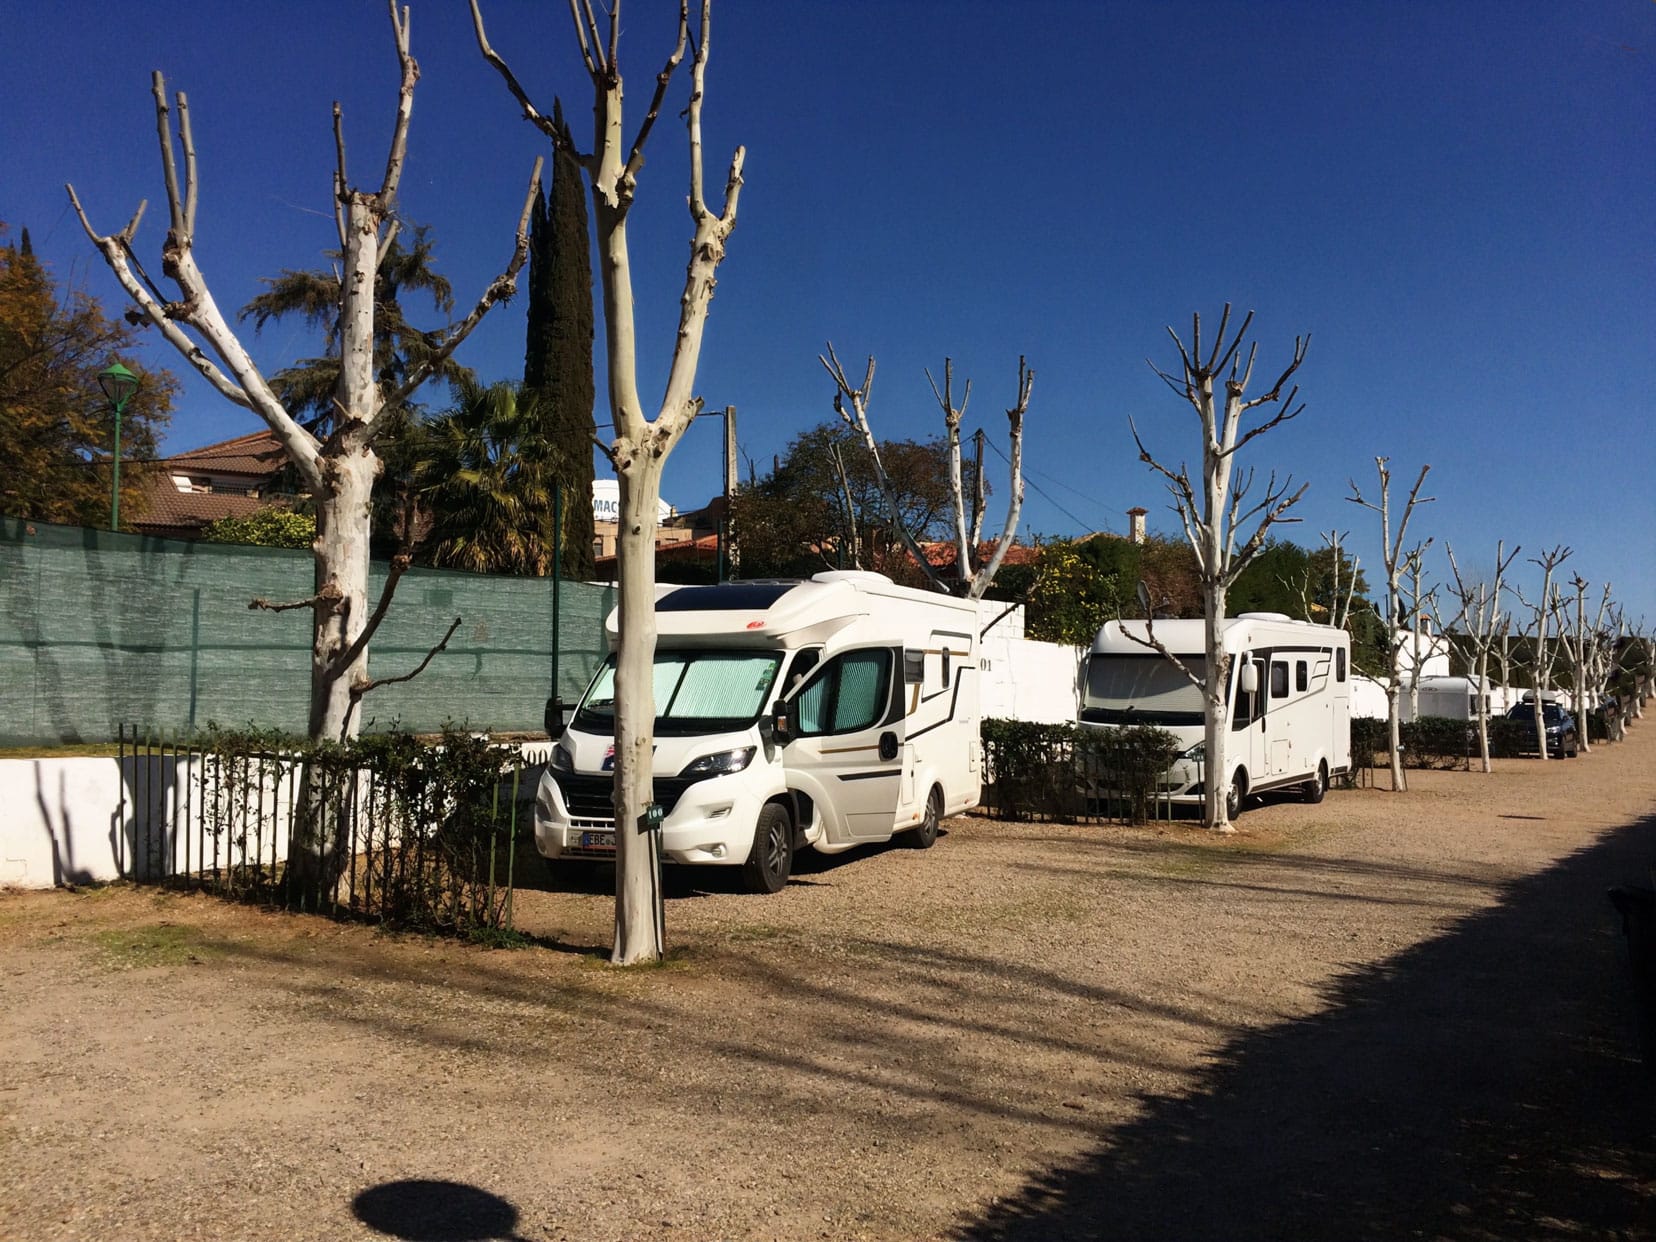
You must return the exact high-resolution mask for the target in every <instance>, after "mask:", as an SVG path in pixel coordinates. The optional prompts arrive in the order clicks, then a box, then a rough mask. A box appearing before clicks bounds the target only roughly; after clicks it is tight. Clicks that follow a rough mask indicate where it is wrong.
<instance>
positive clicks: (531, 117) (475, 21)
mask: <svg viewBox="0 0 1656 1242" xmlns="http://www.w3.org/2000/svg"><path fill="white" fill-rule="evenodd" d="M573 7H574V6H573V4H571V8H572V9H573ZM471 15H472V30H473V32H474V33H475V34H476V35H477V50H478V51H479V52H481V53H483V59H484V60H486V61H488V62H489V63H490V64H491V65H493V66H494V67H495V69H496V70H497V71H498V72H499V74H500V76H501V78H502V79H503V80H504V81H505V83H506V89H507V90H508V91H510V92H511V93H512V98H514V99H516V100H517V101H518V106H519V107H521V108H522V109H523V119H524V120H526V121H528V122H529V123H530V124H532V125H533V126H534V127H535V128H536V129H538V130H540V131H541V133H543V134H545V135H546V136H547V137H548V138H550V139H552V141H553V142H554V143H555V144H558V145H562V143H563V138H562V137H561V136H560V135H559V133H558V127H557V126H556V125H555V124H553V121H552V118H551V117H549V116H546V115H545V114H544V113H542V112H541V111H540V110H539V109H538V108H536V107H535V105H534V104H533V103H532V102H530V99H529V93H528V92H527V91H525V90H524V89H523V84H522V83H521V82H519V81H518V80H517V75H516V74H514V73H513V72H512V70H511V69H510V68H509V67H508V66H507V64H506V62H505V60H503V59H502V58H501V56H500V53H498V52H496V51H495V50H494V48H493V47H491V46H490V45H489V39H488V36H487V35H485V34H484V33H483V10H482V9H481V8H480V7H479V6H478V0H471ZM575 29H576V31H577V32H580V31H581V23H580V18H579V16H577V17H576V21H575ZM581 53H582V55H583V57H585V59H586V65H587V72H589V73H596V72H597V70H596V68H595V67H594V66H593V63H592V57H591V55H590V54H589V53H588V52H587V47H586V39H585V37H584V35H583V37H582V40H581ZM576 158H577V159H582V158H584V157H581V156H577V157H576Z"/></svg>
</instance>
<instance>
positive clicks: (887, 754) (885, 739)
mask: <svg viewBox="0 0 1656 1242" xmlns="http://www.w3.org/2000/svg"><path fill="white" fill-rule="evenodd" d="M896 757H897V735H896V734H895V733H882V734H880V758H882V759H885V760H887V761H889V760H892V759H895V758H896Z"/></svg>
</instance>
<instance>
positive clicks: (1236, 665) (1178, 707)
mask: <svg viewBox="0 0 1656 1242" xmlns="http://www.w3.org/2000/svg"><path fill="white" fill-rule="evenodd" d="M1205 624H1206V623H1205V622H1203V621H1199V620H1176V621H1157V622H1155V623H1154V626H1155V638H1156V639H1157V641H1159V642H1161V643H1162V644H1164V645H1165V646H1166V647H1167V649H1168V650H1169V651H1171V652H1172V653H1173V654H1174V655H1176V656H1178V657H1179V660H1180V662H1181V663H1183V664H1184V666H1185V667H1186V668H1188V669H1189V670H1190V671H1191V672H1192V673H1194V674H1195V675H1196V676H1198V677H1205V676H1206V670H1207V658H1206V656H1205V655H1204V654H1203V652H1204V650H1205V648H1206V641H1205V634H1204V626H1205ZM1148 637H1149V636H1148V633H1147V630H1146V623H1145V622H1143V621H1112V622H1111V623H1110V624H1108V625H1106V626H1104V628H1103V629H1101V630H1099V632H1098V637H1097V639H1096V640H1094V642H1093V646H1092V653H1091V654H1090V655H1089V656H1088V658H1087V669H1086V686H1085V689H1084V690H1083V693H1082V703H1081V718H1080V723H1081V725H1082V727H1083V728H1092V729H1108V728H1122V727H1126V726H1131V725H1154V726H1156V727H1157V728H1160V729H1166V730H1167V731H1168V732H1169V733H1171V734H1173V736H1174V737H1175V738H1176V739H1177V740H1178V742H1179V744H1180V748H1181V750H1180V756H1179V758H1178V759H1177V760H1175V761H1174V763H1173V765H1172V766H1171V767H1170V768H1169V769H1168V770H1167V772H1166V774H1165V775H1164V777H1163V780H1162V782H1161V790H1160V792H1161V796H1163V797H1166V798H1169V799H1171V800H1172V801H1173V802H1176V803H1185V804H1193V805H1200V804H1201V802H1202V798H1203V792H1204V790H1205V787H1206V782H1207V780H1209V779H1211V774H1210V773H1209V771H1208V765H1207V762H1206V758H1207V756H1206V746H1205V738H1204V733H1203V729H1204V715H1203V694H1202V691H1201V690H1200V689H1199V688H1198V687H1197V686H1196V685H1194V684H1193V683H1192V682H1191V680H1190V678H1188V677H1187V676H1186V675H1185V674H1184V673H1183V672H1182V671H1180V669H1179V668H1177V667H1176V666H1175V665H1174V664H1173V663H1172V662H1171V661H1170V660H1168V659H1167V658H1166V657H1165V656H1163V655H1162V654H1161V653H1160V652H1158V651H1156V650H1155V649H1153V648H1152V647H1150V646H1149V645H1147V640H1148ZM1220 642H1221V644H1222V646H1223V650H1224V651H1225V652H1227V653H1228V654H1229V655H1230V657H1231V661H1230V668H1231V671H1230V676H1229V678H1228V684H1227V685H1226V687H1225V703H1226V719H1227V721H1228V722H1229V723H1228V728H1229V732H1228V734H1227V737H1226V743H1225V771H1224V772H1222V773H1219V774H1218V778H1219V779H1220V780H1221V781H1223V782H1224V786H1223V787H1224V789H1225V790H1226V805H1227V810H1228V813H1229V815H1230V816H1232V817H1234V816H1236V815H1237V814H1239V813H1240V812H1241V809H1242V804H1243V802H1244V801H1245V800H1246V799H1247V798H1248V797H1249V796H1251V795H1253V794H1258V793H1263V792H1265V791H1266V790H1270V789H1282V788H1286V787H1290V786H1298V787H1299V788H1300V790H1301V791H1302V792H1303V794H1304V796H1305V798H1306V800H1307V801H1309V802H1320V801H1322V797H1323V794H1324V793H1325V792H1327V789H1328V783H1329V781H1330V779H1332V778H1333V777H1336V776H1339V775H1341V774H1342V773H1344V772H1346V771H1348V770H1349V769H1350V767H1351V685H1350V678H1351V638H1350V636H1349V635H1348V634H1347V633H1346V632H1345V631H1344V630H1341V629H1337V628H1335V627H1333V626H1328V625H1315V624H1312V623H1311V622H1307V621H1294V620H1292V619H1290V618H1288V617H1286V616H1283V615H1282V614H1281V613H1244V614H1242V615H1241V616H1239V617H1229V618H1226V619H1225V621H1223V622H1222V623H1221V628H1220Z"/></svg>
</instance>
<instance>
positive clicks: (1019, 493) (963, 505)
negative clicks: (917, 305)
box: [817, 341, 1035, 599]
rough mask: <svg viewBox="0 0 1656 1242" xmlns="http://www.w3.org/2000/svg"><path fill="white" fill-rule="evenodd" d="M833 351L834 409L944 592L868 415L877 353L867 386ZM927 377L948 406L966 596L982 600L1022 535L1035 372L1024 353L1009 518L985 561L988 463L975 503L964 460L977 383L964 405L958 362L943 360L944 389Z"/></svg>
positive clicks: (829, 365) (915, 554)
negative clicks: (963, 434)
mask: <svg viewBox="0 0 1656 1242" xmlns="http://www.w3.org/2000/svg"><path fill="white" fill-rule="evenodd" d="M827 348H828V352H827V353H826V354H819V355H818V356H817V361H818V362H820V363H822V367H823V369H824V370H825V371H827V372H828V374H829V376H830V377H831V378H832V379H833V381H834V413H836V414H838V415H839V416H840V420H841V421H842V422H844V423H845V425H846V426H847V427H850V428H851V429H852V430H853V431H855V432H856V433H857V434H858V436H859V437H860V438H861V439H862V443H863V447H864V448H865V449H866V450H867V451H868V456H869V460H870V462H871V463H872V464H873V467H874V478H875V481H876V482H877V483H878V484H879V487H880V494H881V496H883V497H884V498H885V502H886V508H887V509H888V510H889V511H890V513H891V522H892V525H893V526H894V527H895V528H896V530H897V534H898V537H899V538H900V539H901V540H902V542H903V547H904V548H905V549H906V550H907V551H908V554H909V556H910V557H912V558H913V560H914V562H915V564H916V565H918V566H919V567H920V571H921V572H922V573H923V574H925V575H926V579H927V581H928V582H930V583H931V584H932V585H933V586H935V587H936V588H937V589H938V590H940V591H943V590H948V589H949V588H948V587H947V585H946V584H944V583H943V582H942V581H940V580H939V578H938V576H937V570H936V567H934V566H933V565H932V563H931V561H930V559H929V558H928V557H927V556H926V553H925V550H924V549H923V548H921V546H920V544H919V541H918V540H917V539H916V538H915V537H914V533H913V532H912V531H910V530H909V529H908V528H907V527H906V526H905V525H904V524H903V519H902V516H901V509H900V508H899V506H898V503H897V493H896V489H895V487H894V486H893V485H892V482H891V476H890V475H889V474H888V473H887V472H886V468H885V463H884V462H883V461H882V460H881V457H880V443H879V440H878V439H877V438H876V437H875V435H874V428H873V425H872V423H870V421H869V418H868V402H869V394H870V393H871V392H872V390H873V388H874V357H873V355H872V354H870V355H869V358H868V366H867V368H866V369H865V370H864V372H863V379H862V383H861V384H853V383H852V382H851V377H850V376H849V375H848V374H847V373H846V370H845V367H844V365H842V364H841V362H840V360H839V355H837V354H836V353H835V352H834V345H833V342H831V341H830V342H829V343H828V347H827ZM926 379H927V380H928V381H930V383H931V386H932V394H933V396H935V397H936V398H937V403H938V405H939V406H941V407H942V409H943V426H944V430H945V434H946V436H947V443H948V453H949V499H950V503H951V505H952V506H953V513H954V530H955V541H956V545H957V556H956V561H955V564H956V568H957V570H958V573H959V583H960V588H959V589H960V594H961V595H963V596H964V597H965V598H967V599H981V598H983V594H984V592H985V591H987V590H988V589H989V588H990V586H992V585H993V584H994V581H995V575H996V574H997V573H999V572H1000V567H1001V562H1002V561H1003V560H1005V558H1006V553H1007V550H1008V549H1009V548H1011V546H1012V542H1013V540H1014V539H1015V538H1016V537H1017V533H1018V519H1019V514H1020V513H1021V511H1022V509H1023V496H1024V484H1023V425H1024V417H1025V415H1027V414H1028V412H1029V396H1030V393H1031V391H1033V389H1034V387H1035V372H1034V371H1032V370H1030V369H1029V366H1028V364H1027V361H1026V360H1025V359H1024V358H1023V357H1019V359H1018V390H1017V399H1016V400H1015V401H1014V402H1013V404H1012V406H1011V407H1010V408H1009V409H1008V410H1007V411H1006V421H1007V431H1008V435H1009V438H1010V441H1011V451H1010V456H1009V458H1008V461H1009V462H1010V467H1009V470H1010V480H1009V481H1010V484H1011V486H1010V487H1009V488H1008V499H1007V506H1006V521H1005V522H1004V523H1003V524H1002V526H1001V533H1000V537H999V538H998V539H997V540H996V541H995V550H994V552H993V553H992V554H991V555H990V557H989V559H988V560H987V561H985V562H982V563H980V561H979V557H978V552H977V548H978V541H979V539H980V537H981V536H982V533H983V511H984V500H985V494H986V484H985V482H984V476H983V469H982V463H981V462H980V463H979V466H978V470H977V476H976V478H975V479H974V480H973V497H972V500H971V501H970V502H968V501H967V499H966V494H965V480H964V471H963V469H962V467H961V460H960V424H961V420H962V419H963V418H964V417H965V415H966V406H967V403H968V402H969V401H970V400H971V396H972V382H971V381H970V380H967V381H966V385H965V389H964V391H963V392H962V394H961V399H960V405H959V406H958V407H957V406H956V405H955V404H954V361H953V359H949V358H945V359H944V360H943V390H942V391H941V392H939V391H938V388H937V381H936V380H935V379H933V378H932V374H931V372H930V371H929V370H928V371H927V372H926Z"/></svg>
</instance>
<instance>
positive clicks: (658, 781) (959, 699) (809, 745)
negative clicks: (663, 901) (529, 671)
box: [535, 572, 983, 893]
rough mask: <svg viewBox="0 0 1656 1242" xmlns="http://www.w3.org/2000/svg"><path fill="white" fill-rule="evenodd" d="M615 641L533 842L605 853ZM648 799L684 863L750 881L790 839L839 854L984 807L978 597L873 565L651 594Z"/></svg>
mask: <svg viewBox="0 0 1656 1242" xmlns="http://www.w3.org/2000/svg"><path fill="white" fill-rule="evenodd" d="M616 625H617V614H616V613H611V615H610V617H609V620H608V622H607V625H606V628H607V632H608V635H609V639H610V645H611V648H612V654H611V656H610V658H609V659H608V660H607V661H606V662H605V664H604V665H603V666H602V667H601V668H600V669H599V670H598V673H597V675H596V676H595V677H594V678H593V680H592V684H591V685H590V686H589V687H588V688H587V692H586V694H585V695H584V696H583V697H582V699H581V702H580V704H579V705H578V706H577V708H576V710H575V715H574V718H573V719H572V720H571V721H570V723H569V726H568V728H566V729H565V730H564V732H563V734H562V736H561V737H560V739H559V741H558V744H557V746H556V747H554V749H553V758H552V762H551V764H550V765H549V767H548V770H547V773H546V775H545V776H544V777H543V778H542V780H541V783H540V786H539V788H538V790H537V791H536V800H535V844H536V846H537V847H538V849H539V850H540V852H541V854H542V855H544V856H545V857H546V858H547V859H549V860H552V861H553V863H554V864H556V863H557V862H558V861H559V860H567V859H586V860H602V859H613V858H614V856H615V831H616V826H615V811H614V807H613V803H612V795H613V784H614V776H613V772H614V766H615V746H614V741H613V738H614V727H615V717H614V704H615V657H614V655H613V648H614V646H615V644H616V642H617V641H618V639H617V633H616ZM656 631H657V641H656V653H655V687H654V692H655V708H656V718H655V763H654V778H655V801H656V803H657V804H658V805H659V806H660V807H661V808H662V810H663V812H664V818H663V820H662V825H661V830H660V831H661V848H662V852H663V855H664V857H666V858H668V859H670V860H672V861H674V862H678V863H690V864H711V865H715V866H718V865H724V866H740V867H742V868H743V878H744V880H745V881H746V883H747V886H748V888H749V889H751V890H752V891H754V892H767V893H770V892H776V891H777V890H779V889H780V888H781V887H782V886H783V885H784V884H786V883H787V881H788V876H789V874H790V872H791V871H792V868H793V857H794V851H795V849H796V848H798V847H800V846H806V845H808V846H811V847H813V848H815V849H816V850H818V851H819V852H822V853H827V854H832V853H838V852H839V851H841V850H847V849H850V848H851V847H853V846H856V845H862V844H866V843H869V842H878V841H887V840H890V839H891V837H892V836H894V835H895V834H897V833H902V834H904V836H905V838H906V840H908V841H909V842H910V843H912V844H913V845H915V846H917V847H919V848H921V849H925V848H927V847H929V846H930V845H931V844H932V842H933V841H935V840H936V839H937V828H938V821H939V820H941V819H943V818H945V817H946V816H950V815H958V814H960V813H961V812H964V811H968V810H970V809H971V808H972V807H974V806H976V805H977V803H978V798H979V795H980V794H981V792H982V791H981V780H982V766H983V765H982V742H981V739H980V736H979V727H978V726H979V722H978V619H977V608H976V605H975V604H973V603H972V602H969V601H965V600H958V599H953V598H951V597H949V596H945V595H938V594H935V593H932V592H927V591H915V590H910V589H908V588H906V587H899V586H896V585H894V584H893V583H892V582H891V580H890V579H889V578H886V577H884V576H883V575H881V574H873V573H862V572H835V573H822V574H817V575H816V576H815V577H814V578H811V579H809V580H808V581H785V582H784V581H752V582H734V583H725V584H721V585H719V586H688V587H679V588H677V589H676V590H671V591H669V592H667V593H666V594H664V595H662V596H661V598H659V599H658V600H657V601H656Z"/></svg>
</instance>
